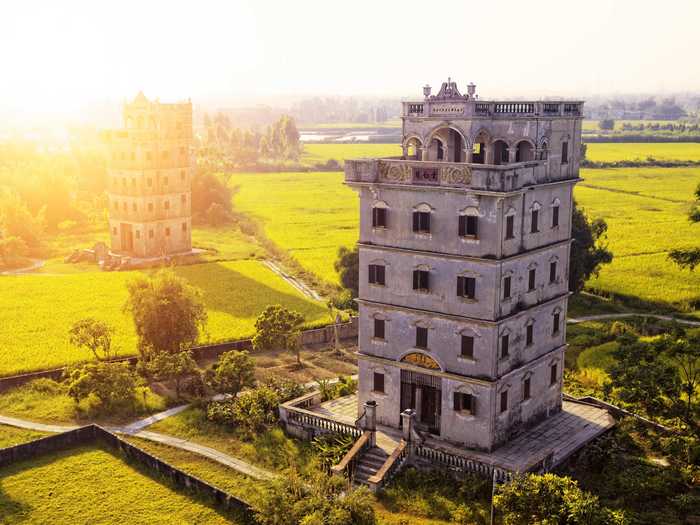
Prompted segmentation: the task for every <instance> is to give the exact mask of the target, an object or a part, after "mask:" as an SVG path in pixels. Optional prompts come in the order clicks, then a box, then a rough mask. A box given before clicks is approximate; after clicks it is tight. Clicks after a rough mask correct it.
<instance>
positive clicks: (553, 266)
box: [549, 261, 557, 283]
mask: <svg viewBox="0 0 700 525" xmlns="http://www.w3.org/2000/svg"><path fill="white" fill-rule="evenodd" d="M556 280H557V262H556V261H552V262H551V263H549V282H550V283H553V282H554V281H556Z"/></svg>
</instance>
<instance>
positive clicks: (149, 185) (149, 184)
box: [146, 177, 153, 188]
mask: <svg viewBox="0 0 700 525" xmlns="http://www.w3.org/2000/svg"><path fill="white" fill-rule="evenodd" d="M146 184H148V187H149V188H150V187H151V186H153V179H152V178H150V177H148V178H147V179H146Z"/></svg>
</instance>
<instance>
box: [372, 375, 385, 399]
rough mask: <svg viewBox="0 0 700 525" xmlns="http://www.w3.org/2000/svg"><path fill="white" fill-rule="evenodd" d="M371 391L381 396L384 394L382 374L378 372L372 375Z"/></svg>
mask: <svg viewBox="0 0 700 525" xmlns="http://www.w3.org/2000/svg"><path fill="white" fill-rule="evenodd" d="M373 390H374V391H375V392H381V393H382V394H383V393H384V374H380V373H379V372H375V373H374V388H373Z"/></svg>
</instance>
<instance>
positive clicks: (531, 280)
mask: <svg viewBox="0 0 700 525" xmlns="http://www.w3.org/2000/svg"><path fill="white" fill-rule="evenodd" d="M536 276H537V270H536V269H535V268H530V271H529V272H528V274H527V289H528V291H529V292H531V291H532V290H534V289H535V278H536Z"/></svg>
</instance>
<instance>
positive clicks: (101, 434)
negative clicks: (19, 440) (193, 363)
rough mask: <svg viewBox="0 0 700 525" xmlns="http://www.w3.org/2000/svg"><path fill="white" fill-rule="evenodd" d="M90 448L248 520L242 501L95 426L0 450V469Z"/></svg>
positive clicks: (248, 506)
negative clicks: (114, 454) (99, 447)
mask: <svg viewBox="0 0 700 525" xmlns="http://www.w3.org/2000/svg"><path fill="white" fill-rule="evenodd" d="M89 444H105V445H107V446H108V447H110V448H112V449H114V450H115V451H118V453H119V454H120V455H121V456H123V457H125V458H126V459H127V460H128V461H130V462H133V463H136V464H137V465H139V466H141V467H143V468H145V469H146V470H147V471H148V472H149V473H151V474H152V475H154V477H163V478H166V479H168V480H170V482H171V483H173V485H175V486H176V487H177V488H179V489H185V490H187V491H188V492H190V493H194V494H196V495H197V496H200V497H203V498H206V499H210V500H212V501H214V502H215V503H216V505H217V506H219V507H222V508H224V509H226V510H229V511H234V512H239V513H241V514H242V515H243V516H245V517H250V516H251V507H250V505H249V504H248V503H247V502H245V501H243V500H242V499H240V498H237V497H236V496H233V495H231V494H228V493H227V492H224V491H222V490H221V489H218V488H216V487H215V486H213V485H211V484H209V483H207V482H206V481H203V480H201V479H199V478H197V477H195V476H192V475H190V474H188V473H186V472H184V471H183V470H180V469H178V468H176V467H174V466H172V465H170V464H169V463H166V462H165V461H163V460H161V459H159V458H157V457H156V456H154V455H152V454H150V453H148V452H146V451H144V450H142V449H140V448H139V447H137V446H135V445H132V444H131V443H129V442H127V441H124V440H123V439H121V438H120V437H118V436H117V435H115V434H113V433H111V432H108V431H107V430H105V429H103V428H102V427H100V426H97V425H89V426H85V427H81V428H78V429H75V430H70V431H68V432H63V433H61V434H56V435H52V436H48V437H45V438H41V439H37V440H34V441H30V442H29V443H23V444H21V445H15V446H13V447H8V448H4V449H0V467H4V466H7V465H10V464H13V463H17V462H20V461H26V460H31V459H36V458H37V457H38V456H41V455H44V454H50V453H52V452H57V451H61V450H66V449H71V448H74V447H78V446H81V445H89ZM156 474H157V476H156Z"/></svg>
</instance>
